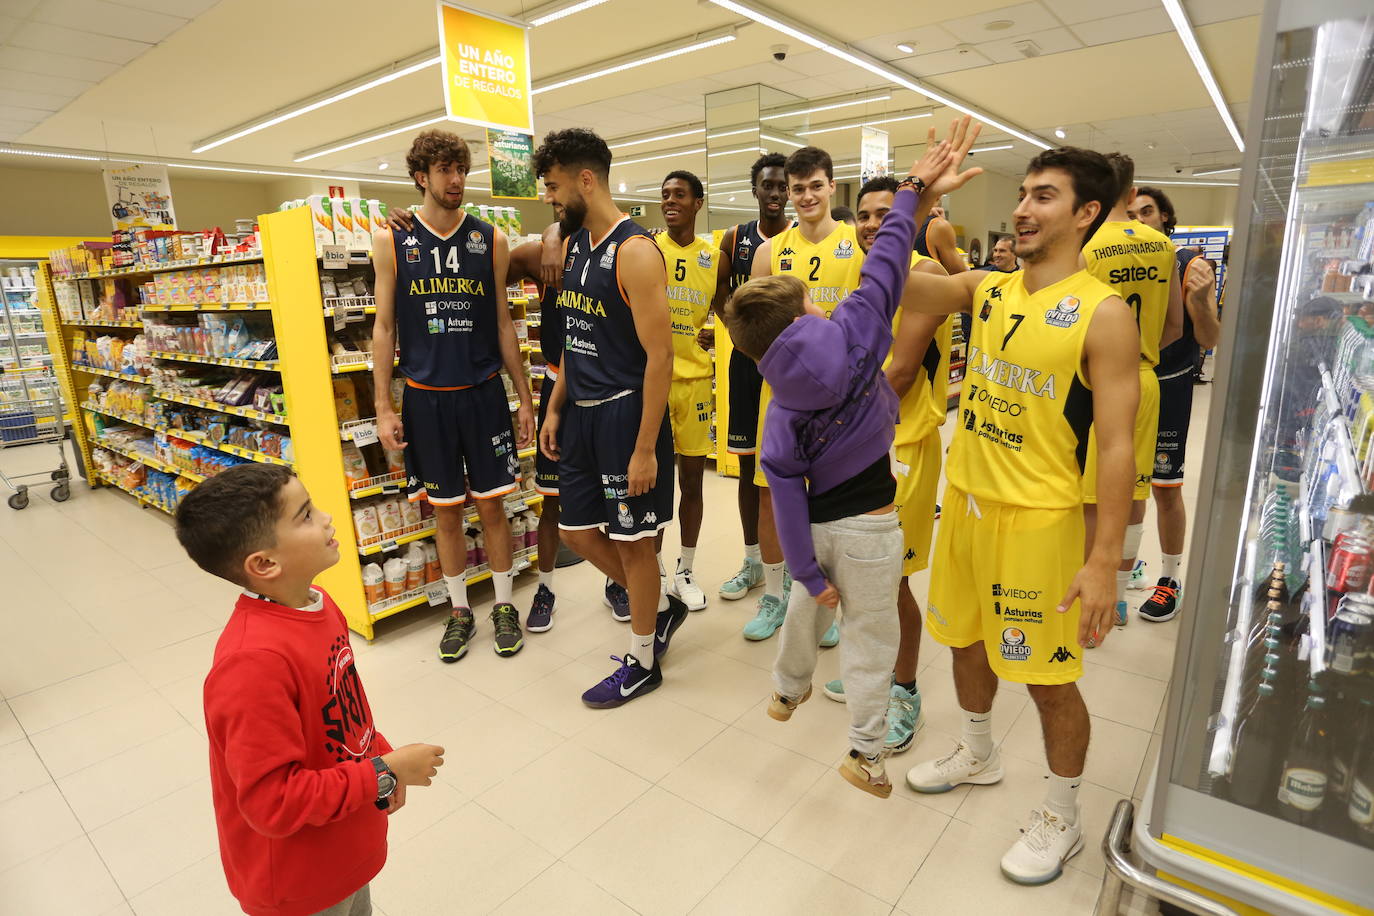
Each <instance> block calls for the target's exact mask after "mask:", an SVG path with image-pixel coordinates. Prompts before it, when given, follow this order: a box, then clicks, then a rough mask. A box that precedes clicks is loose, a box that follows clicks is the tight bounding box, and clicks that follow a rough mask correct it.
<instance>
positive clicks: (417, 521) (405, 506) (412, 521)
mask: <svg viewBox="0 0 1374 916" xmlns="http://www.w3.org/2000/svg"><path fill="white" fill-rule="evenodd" d="M400 502H401V521H402V522H403V523H404V524H405V526H406V527H407V528H411V527H415V526H417V525H423V524H424V521H425V517H424V515H422V514H421V512H420V502H419V500H416V501H415V502H411V501H410V500H408V499H405V498H402V499H401V501H400Z"/></svg>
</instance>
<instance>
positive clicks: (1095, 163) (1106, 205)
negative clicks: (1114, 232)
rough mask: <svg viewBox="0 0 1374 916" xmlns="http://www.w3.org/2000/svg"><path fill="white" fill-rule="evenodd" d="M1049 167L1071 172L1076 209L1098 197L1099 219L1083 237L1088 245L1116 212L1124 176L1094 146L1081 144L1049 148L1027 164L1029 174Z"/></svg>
mask: <svg viewBox="0 0 1374 916" xmlns="http://www.w3.org/2000/svg"><path fill="white" fill-rule="evenodd" d="M1049 169H1059V170H1060V171H1062V172H1067V173H1068V174H1069V177H1070V178H1071V179H1072V180H1073V208H1074V210H1075V211H1077V210H1081V209H1083V206H1084V204H1086V203H1088V201H1091V200H1095V201H1097V203H1098V204H1099V206H1100V207H1101V208H1102V209H1101V211H1100V212H1099V213H1098V214H1097V219H1095V220H1093V224H1092V225H1091V226H1089V227H1088V232H1087V234H1086V235H1084V236H1083V242H1084V244H1086V243H1087V241H1088V239H1090V238H1092V237H1093V234H1094V233H1096V232H1097V230H1098V229H1100V228H1101V227H1102V224H1103V223H1105V222H1106V221H1107V214H1109V213H1111V212H1112V208H1113V207H1115V206H1116V202H1117V201H1118V200H1120V197H1119V196H1118V195H1117V193H1116V192H1117V188H1118V187H1119V186H1120V181H1121V179H1120V176H1119V175H1118V174H1117V171H1116V169H1114V168H1113V167H1112V164H1111V163H1110V162H1108V161H1107V157H1106V156H1104V155H1102V154H1101V153H1099V152H1096V151H1094V150H1090V149H1083V148H1081V147H1077V146H1061V147H1058V148H1057V149H1047V150H1045V151H1044V152H1043V153H1040V154H1039V155H1038V156H1036V157H1035V158H1034V159H1032V160H1031V161H1030V164H1029V165H1027V166H1026V174H1027V175H1030V174H1033V173H1035V172H1044V171H1047V170H1049Z"/></svg>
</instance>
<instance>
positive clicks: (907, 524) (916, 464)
mask: <svg viewBox="0 0 1374 916" xmlns="http://www.w3.org/2000/svg"><path fill="white" fill-rule="evenodd" d="M943 448H944V446H943V444H942V443H941V441H940V430H939V428H938V427H932V428H931V430H930V432H929V433H927V434H926V435H925V436H923V437H922V438H921V439H920V440H919V441H917V442H913V443H910V444H908V445H899V446H897V447H896V449H895V450H894V457H895V458H896V461H895V462H894V464H893V468H892V474H893V476H894V477H896V478H897V499H896V502H897V520H898V521H899V522H901V525H902V545H903V547H905V548H906V549H905V551H904V552H903V554H902V575H903V576H909V575H911V574H912V573H915V572H920V571H921V570H923V569H925V568H926V567H927V566H928V565H929V564H930V539H931V536H932V535H933V534H934V533H935V497H936V494H937V493H938V492H939V489H940V453H941V451H942V450H943Z"/></svg>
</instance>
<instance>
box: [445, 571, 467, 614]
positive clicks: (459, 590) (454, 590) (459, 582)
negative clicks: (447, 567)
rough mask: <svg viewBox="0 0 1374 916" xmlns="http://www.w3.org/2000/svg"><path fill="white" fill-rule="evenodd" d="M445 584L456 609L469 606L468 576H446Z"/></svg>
mask: <svg viewBox="0 0 1374 916" xmlns="http://www.w3.org/2000/svg"><path fill="white" fill-rule="evenodd" d="M444 584H445V585H447V586H448V597H449V600H450V601H452V602H453V607H454V609H455V610H456V609H458V608H460V607H467V606H468V580H467V577H466V576H444Z"/></svg>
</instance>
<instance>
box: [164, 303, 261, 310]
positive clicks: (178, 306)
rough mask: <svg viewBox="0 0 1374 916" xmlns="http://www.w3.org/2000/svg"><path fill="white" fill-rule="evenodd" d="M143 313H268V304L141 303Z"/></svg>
mask: <svg viewBox="0 0 1374 916" xmlns="http://www.w3.org/2000/svg"><path fill="white" fill-rule="evenodd" d="M138 308H139V310H140V311H144V312H270V311H272V303H270V302H169V303H166V304H165V305H163V304H156V305H155V304H152V303H148V302H141V303H139V306H138Z"/></svg>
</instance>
